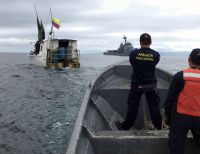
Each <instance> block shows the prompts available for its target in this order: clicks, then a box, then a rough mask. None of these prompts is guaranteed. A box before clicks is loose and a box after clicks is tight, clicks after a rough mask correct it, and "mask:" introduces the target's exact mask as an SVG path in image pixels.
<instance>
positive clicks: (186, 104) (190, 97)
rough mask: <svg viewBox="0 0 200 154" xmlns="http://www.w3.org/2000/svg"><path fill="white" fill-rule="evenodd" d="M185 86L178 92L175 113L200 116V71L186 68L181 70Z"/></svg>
mask: <svg viewBox="0 0 200 154" xmlns="http://www.w3.org/2000/svg"><path fill="white" fill-rule="evenodd" d="M183 79H184V80H185V85H184V88H183V90H182V91H181V92H180V95H179V98H178V103H177V112H178V113H180V114H186V115H190V116H198V117H199V116H200V70H198V69H192V68H188V69H185V70H183Z"/></svg>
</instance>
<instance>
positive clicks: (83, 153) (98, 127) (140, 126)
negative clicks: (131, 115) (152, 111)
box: [67, 61, 200, 154]
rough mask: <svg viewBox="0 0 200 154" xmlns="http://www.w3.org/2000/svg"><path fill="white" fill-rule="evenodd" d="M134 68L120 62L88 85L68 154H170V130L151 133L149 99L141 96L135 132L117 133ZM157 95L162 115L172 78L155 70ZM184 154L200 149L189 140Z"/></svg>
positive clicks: (123, 116) (124, 109)
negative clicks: (159, 99)
mask: <svg viewBox="0 0 200 154" xmlns="http://www.w3.org/2000/svg"><path fill="white" fill-rule="evenodd" d="M131 73H132V67H131V66H130V65H129V63H128V62H127V61H126V62H121V63H118V64H115V65H111V66H110V67H108V68H106V69H105V70H104V71H103V72H102V73H101V74H100V75H99V76H98V77H97V78H96V79H95V80H93V81H92V82H91V84H90V85H89V87H88V89H87V91H86V93H85V96H84V99H83V102H82V106H81V108H80V111H79V115H78V118H77V121H76V124H75V127H74V131H73V134H72V137H71V140H70V143H69V146H68V150H67V154H160V153H162V154H168V152H169V151H168V143H167V141H168V130H167V129H166V130H162V131H155V130H153V131H152V130H149V124H150V123H151V120H150V116H149V112H148V107H147V103H146V99H145V97H144V96H142V99H141V102H140V106H139V111H138V116H137V119H136V122H135V128H134V129H131V130H130V131H118V130H117V128H116V127H115V125H114V122H115V121H116V120H120V121H122V120H123V119H124V118H125V116H126V110H127V103H126V102H127V99H128V94H129V90H130V81H131V79H130V77H131ZM156 74H157V79H158V91H159V95H160V98H161V109H162V110H161V111H162V114H163V115H164V113H163V108H164V99H165V97H166V93H167V90H168V87H169V84H170V81H171V79H172V74H170V73H168V72H166V71H163V70H161V69H158V68H157V69H156ZM188 138H189V139H188V141H187V146H186V152H185V154H196V153H198V152H199V151H200V148H199V147H198V146H197V145H196V144H195V143H194V141H193V139H192V137H191V134H190V135H189V136H188Z"/></svg>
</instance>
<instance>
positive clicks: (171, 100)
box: [164, 71, 185, 118]
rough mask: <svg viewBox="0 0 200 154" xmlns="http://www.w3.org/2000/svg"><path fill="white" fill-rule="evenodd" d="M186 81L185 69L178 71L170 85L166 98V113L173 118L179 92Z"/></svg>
mask: <svg viewBox="0 0 200 154" xmlns="http://www.w3.org/2000/svg"><path fill="white" fill-rule="evenodd" d="M184 84H185V81H184V80H183V71H180V72H178V73H176V74H175V75H174V76H173V78H172V82H171V84H170V86H169V90H168V93H167V97H166V100H165V104H164V105H165V115H166V116H167V117H168V118H171V114H172V110H173V108H174V109H175V108H176V103H177V101H178V96H179V93H180V92H181V91H182V90H183V87H184Z"/></svg>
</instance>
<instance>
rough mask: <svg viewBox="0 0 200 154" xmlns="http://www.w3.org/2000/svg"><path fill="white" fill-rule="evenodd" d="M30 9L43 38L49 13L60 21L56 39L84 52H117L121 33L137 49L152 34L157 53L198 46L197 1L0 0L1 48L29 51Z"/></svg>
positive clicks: (33, 33) (32, 37)
mask: <svg viewBox="0 0 200 154" xmlns="http://www.w3.org/2000/svg"><path fill="white" fill-rule="evenodd" d="M34 4H35V5H36V7H37V12H38V16H39V19H40V20H41V19H42V21H43V24H44V26H45V30H46V35H48V32H49V31H50V27H51V25H50V24H51V19H50V18H51V15H50V8H51V10H52V13H53V16H54V17H56V18H58V19H60V20H61V28H60V29H59V30H55V36H56V37H58V38H72V39H77V40H78V42H79V48H80V50H81V51H83V52H85V51H87V50H94V51H96V50H106V49H111V48H118V45H119V44H120V42H122V41H123V40H122V36H123V35H124V34H125V35H127V37H128V40H129V41H131V42H132V43H133V44H134V46H136V47H139V43H138V38H139V36H140V34H141V33H143V32H148V33H150V34H151V35H152V38H153V41H154V42H153V46H152V47H154V48H157V49H161V48H162V49H163V48H166V49H167V48H168V49H170V50H174V51H179V49H181V50H190V49H191V48H192V47H195V46H196V47H198V43H197V42H198V40H199V39H198V37H197V36H199V35H200V30H199V25H200V20H199V19H200V12H199V11H198V9H199V8H198V6H199V4H200V2H199V1H198V0H191V1H187V0H175V1H174V0H169V1H160V0H148V1H146V0H93V1H91V0H76V1H75V0H67V1H65V0H58V1H53V0H48V1H47V0H43V1H41V0H34V1H31V0H20V1H16V0H15V1H14V0H13V1H12V2H10V1H6V0H2V2H1V5H0V14H1V16H2V20H0V45H1V46H6V45H7V44H9V46H10V47H13V48H14V47H16V46H17V45H18V46H20V47H21V46H23V45H24V47H25V48H27V51H28V50H29V49H28V48H30V47H29V45H27V43H28V42H30V41H36V39H37V25H36V14H35V10H34ZM16 49H17V48H16ZM0 52H1V51H0ZM16 52H18V49H17V50H16Z"/></svg>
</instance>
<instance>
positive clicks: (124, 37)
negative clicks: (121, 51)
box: [123, 35, 127, 44]
mask: <svg viewBox="0 0 200 154" xmlns="http://www.w3.org/2000/svg"><path fill="white" fill-rule="evenodd" d="M123 39H124V40H125V44H126V39H127V37H126V35H124V36H123Z"/></svg>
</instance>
